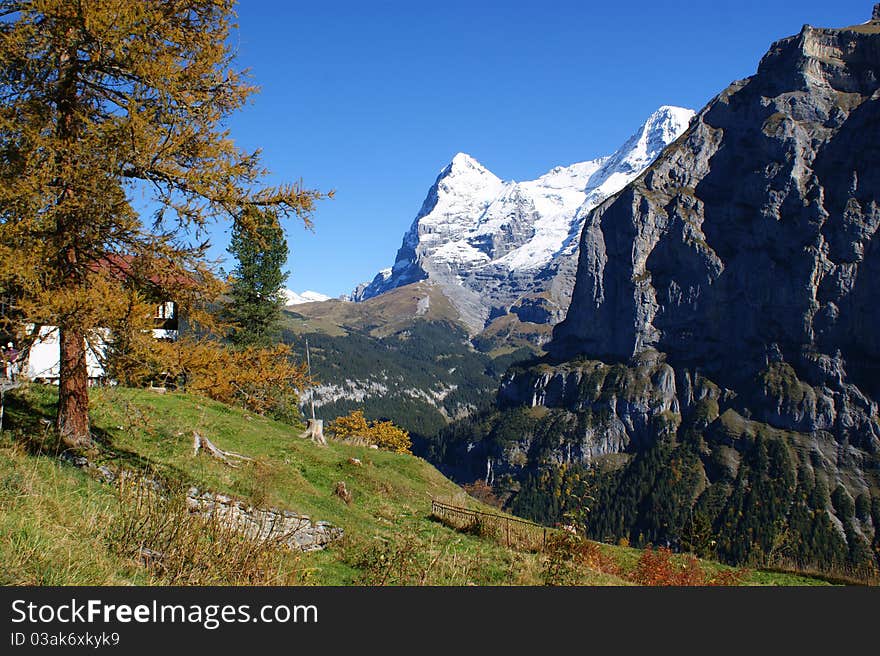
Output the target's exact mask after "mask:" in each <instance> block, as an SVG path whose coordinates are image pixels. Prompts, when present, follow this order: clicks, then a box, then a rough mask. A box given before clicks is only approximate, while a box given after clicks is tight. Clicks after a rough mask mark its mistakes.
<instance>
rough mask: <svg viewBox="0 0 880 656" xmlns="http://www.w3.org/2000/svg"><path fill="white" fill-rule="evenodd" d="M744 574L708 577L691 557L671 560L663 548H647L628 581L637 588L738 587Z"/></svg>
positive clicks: (722, 573)
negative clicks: (642, 586) (667, 586)
mask: <svg viewBox="0 0 880 656" xmlns="http://www.w3.org/2000/svg"><path fill="white" fill-rule="evenodd" d="M744 575H745V572H743V571H742V570H721V571H720V572H718V573H717V574H715V575H714V576H709V575H708V574H707V573H706V571H705V570H704V569H703V567H702V566H701V565H700V561H698V560H697V558H696V557H695V556H693V555H688V556H682V557H680V558H678V559H674V558H673V555H672V551H671V550H669V549H667V548H666V547H660V548H658V549H652V548H651V547H648V548H647V549H645V550H644V551H643V552H642V555H641V556H640V557H639V562H638V564H637V565H636V568H635V570H634V571H633V572H632V573H631V574H630V576H629V578H630V580H631V581H633V582H634V583H637V584H639V585H650V586H660V585H673V586H694V585H739V584H740V583H742V580H743V577H744Z"/></svg>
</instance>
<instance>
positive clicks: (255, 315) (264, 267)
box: [226, 208, 288, 346]
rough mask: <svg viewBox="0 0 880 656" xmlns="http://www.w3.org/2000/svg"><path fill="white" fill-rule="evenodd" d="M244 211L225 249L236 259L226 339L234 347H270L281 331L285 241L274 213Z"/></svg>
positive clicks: (227, 310) (283, 298) (234, 226)
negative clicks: (228, 339) (228, 329)
mask: <svg viewBox="0 0 880 656" xmlns="http://www.w3.org/2000/svg"><path fill="white" fill-rule="evenodd" d="M246 213H247V216H246V217H244V218H245V219H246V220H237V221H236V222H235V224H234V225H233V228H232V238H231V240H230V244H229V248H228V251H229V253H231V254H232V255H233V256H234V257H235V260H236V265H235V268H234V269H233V270H232V276H231V285H230V291H229V296H230V300H229V303H227V305H226V316H227V319H228V321H229V323H230V332H229V338H230V340H231V341H232V343H233V344H235V345H236V346H269V345H271V344H273V343H275V342H277V341H278V337H279V334H280V328H279V323H280V319H281V308H282V307H284V304H285V297H284V282H285V280H287V274H286V273H284V272H283V271H282V269H281V267H282V266H283V265H284V263H285V262H286V261H287V254H288V250H287V240H285V238H284V230H283V229H282V227H281V224H280V223H279V221H278V216H277V215H276V214H275V212H273V211H271V210H260V209H258V208H249V209H247V210H246Z"/></svg>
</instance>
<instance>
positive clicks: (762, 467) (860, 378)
mask: <svg viewBox="0 0 880 656" xmlns="http://www.w3.org/2000/svg"><path fill="white" fill-rule="evenodd" d="M878 12H880V6H878V8H877V9H875V13H874V20H872V21H870V22H868V23H865V24H862V25H857V26H853V27H850V28H844V29H820V28H814V27H810V26H804V28H803V30H802V31H801V32H800V34H797V35H795V36H792V37H789V38H786V39H782V40H781V41H778V42H777V43H774V44H773V45H772V46H771V48H770V50H769V52H768V53H767V54H766V56H765V57H764V58H763V59H762V60H761V62H760V65H759V66H758V70H757V73H756V74H755V75H754V76H752V77H750V78H748V79H745V80H741V81H738V82H735V83H733V84H732V85H731V86H730V87H728V88H727V89H726V90H724V91H723V92H722V93H721V94H719V95H718V96H717V97H716V98H715V99H714V100H712V101H711V102H710V103H709V105H708V106H707V107H706V108H704V109H703V110H702V111H701V112H700V113H699V114H698V115H697V117H696V119H695V120H694V121H693V122H691V124H690V126H689V127H688V129H687V131H686V132H685V134H684V135H683V136H682V137H681V138H680V139H678V140H677V141H676V142H675V143H673V144H672V145H671V146H669V147H668V148H666V149H665V150H664V151H663V153H662V154H661V155H660V156H659V158H658V159H657V160H656V161H655V162H654V164H652V165H651V166H650V167H649V168H648V169H647V170H646V171H645V172H644V173H643V174H642V175H640V176H639V177H638V178H637V179H636V180H635V181H633V182H632V183H631V184H630V185H629V186H627V187H626V189H624V190H623V191H622V192H621V193H620V194H618V195H616V196H614V197H612V198H609V199H608V200H606V201H605V202H603V203H602V204H600V205H599V206H598V207H596V208H595V209H594V210H593V211H592V212H591V213H590V214H589V216H587V217H586V220H585V225H584V229H583V232H582V235H581V240H580V253H579V263H578V269H577V276H576V284H575V287H574V291H573V295H572V301H571V306H570V309H569V311H568V314H567V317H566V319H565V320H564V321H563V322H562V323H560V324H558V325H557V326H556V328H555V330H554V337H553V340H552V341H551V342H550V344H549V345H548V351H549V353H550V356H549V357H547V358H545V359H544V360H543V361H542V362H540V363H537V364H534V365H532V366H526V367H518V368H514V369H513V370H511V371H510V372H509V373H508V374H507V375H506V376H505V379H504V381H503V384H502V387H501V391H500V407H499V409H498V410H497V411H495V412H494V413H492V414H490V415H488V416H484V417H482V418H477V419H474V420H471V421H469V422H468V424H467V425H459V426H455V427H453V428H452V429H450V430H449V431H447V433H446V434H445V435H444V436H443V438H442V439H441V440H440V441H438V443H437V448H436V451H435V452H434V453H433V456H432V457H433V458H434V459H435V460H438V461H441V462H445V463H446V465H447V467H448V468H449V469H450V470H455V469H456V468H457V470H458V471H457V474H458V475H459V476H460V477H463V478H473V477H475V476H480V477H486V478H487V479H488V480H489V481H490V482H494V483H495V485H496V486H497V487H498V488H499V489H500V490H501V491H504V492H505V493H506V494H507V495H508V501H509V503H510V505H511V506H512V507H513V508H515V509H517V510H519V511H520V512H523V513H525V514H530V515H532V516H536V517H540V518H542V519H545V520H546V519H559V518H560V517H561V516H562V515H563V513H564V511H565V510H566V508H565V505H566V504H565V503H560V501H559V499H560V495H561V498H563V500H564V499H565V494H564V491H565V490H571V489H574V488H576V487H577V486H576V485H574V484H573V483H572V480H573V479H572V478H571V477H572V476H576V477H578V478H577V480H582V479H583V478H587V477H593V478H592V480H593V484H592V492H593V496H594V497H595V499H596V500H595V502H591V503H590V505H592V506H593V512H592V513H591V515H590V530H591V532H593V533H594V534H595V535H597V537H602V538H623V537H626V538H627V539H629V540H632V541H635V542H642V543H644V542H654V543H655V544H656V543H670V544H673V545H677V546H681V547H683V548H689V549H698V548H705V549H709V548H710V546H711V549H713V550H714V551H715V552H716V553H718V555H720V556H721V557H724V558H727V559H729V560H734V561H737V562H758V563H766V562H785V561H786V559H789V560H792V561H796V562H797V563H799V564H801V565H805V564H806V565H810V566H821V567H826V568H827V567H849V568H853V567H855V568H868V569H870V568H876V567H877V566H878V563H880V530H877V529H878V527H880V419H878V400H880V376H878V373H880V332H878V331H877V329H876V326H877V325H878V320H880V309H878V308H880V283H878V280H880V237H878V236H877V229H878V227H880V168H878V166H877V162H880V15H878ZM573 472H577V473H576V474H575V473H573ZM557 492H558V493H557ZM574 505H577V504H574ZM699 536H703V538H705V539H703V538H700V537H699ZM706 536H709V537H711V542H712V544H711V545H709V541H708V538H707V537H706ZM698 542H699V544H698Z"/></svg>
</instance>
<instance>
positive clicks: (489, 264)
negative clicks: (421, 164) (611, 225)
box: [352, 107, 694, 332]
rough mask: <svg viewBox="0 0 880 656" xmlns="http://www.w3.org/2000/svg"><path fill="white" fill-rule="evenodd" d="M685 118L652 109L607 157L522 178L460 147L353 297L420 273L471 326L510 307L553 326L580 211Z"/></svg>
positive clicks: (570, 276)
mask: <svg viewBox="0 0 880 656" xmlns="http://www.w3.org/2000/svg"><path fill="white" fill-rule="evenodd" d="M693 114H694V113H693V112H692V111H691V110H688V109H681V108H678V107H661V108H660V109H659V110H657V111H656V112H655V113H654V114H652V115H651V117H650V118H649V119H648V120H647V121H646V122H645V124H644V125H643V126H642V127H641V128H640V129H639V130H638V131H637V132H636V134H634V135H633V136H632V137H631V138H630V139H628V140H627V142H626V143H625V144H623V146H621V147H620V148H619V149H618V150H617V151H616V152H615V153H614V154H612V155H610V156H607V157H600V158H598V159H595V160H591V161H587V162H580V163H577V164H573V165H571V166H566V167H562V166H558V167H556V168H554V169H553V170H552V171H550V172H548V173H547V174H545V175H543V176H541V177H540V178H538V179H537V180H531V181H527V182H503V181H502V180H500V179H499V178H498V177H496V176H495V175H494V174H493V173H491V172H490V171H489V170H488V169H486V168H485V167H484V166H482V165H481V164H480V163H479V162H477V161H476V160H475V159H474V158H472V157H470V156H469V155H466V154H464V153H459V154H458V155H456V156H455V157H454V158H453V160H452V162H451V163H450V164H449V165H448V166H446V167H445V168H444V169H443V170H442V171H441V173H440V175H439V176H438V178H437V180H436V182H435V183H434V185H433V186H432V187H431V189H430V190H429V192H428V196H427V198H426V199H425V202H424V204H423V205H422V209H421V210H420V211H419V213H418V215H417V216H416V219H415V221H414V222H413V224H412V227H411V228H410V229H409V231H408V232H407V233H406V234H405V235H404V238H403V244H402V246H401V247H400V250H399V251H398V253H397V259H396V261H395V263H394V266H393V267H392V268H390V269H385V270H384V271H382V272H380V273H379V274H378V275H377V276H376V277H375V279H374V280H373V281H372V282H370V283H368V284H366V285H362V286H361V287H359V288H358V289H357V290H355V292H354V293H353V295H352V298H353V300H356V301H362V300H366V299H369V298H372V297H374V296H377V295H379V294H382V293H385V292H387V291H389V290H391V289H395V288H398V287H402V286H405V285H408V284H411V283H414V282H417V281H420V280H425V279H428V280H430V281H433V282H434V283H436V284H439V285H441V286H442V287H443V291H444V294H445V295H446V296H447V297H449V298H450V299H451V300H452V302H453V303H454V305H455V306H456V308H457V310H458V312H459V314H460V316H461V318H462V320H463V321H464V322H465V323H466V324H467V325H468V326H469V327H470V329H471V330H472V331H473V332H479V331H481V330H482V329H483V328H484V327H485V326H486V325H487V323H489V322H490V321H492V320H493V319H495V318H497V317H500V316H503V315H506V314H508V313H510V312H512V313H514V314H516V315H517V316H518V317H519V318H520V319H521V320H522V321H527V322H532V323H548V322H549V323H556V322H557V321H559V320H560V319H561V318H562V317H563V316H564V312H565V308H566V307H567V306H568V302H569V298H570V296H571V289H572V286H573V284H574V270H575V265H576V262H577V246H578V238H579V235H580V231H581V227H582V226H583V222H584V219H585V217H586V216H587V214H588V212H589V211H590V210H591V209H593V208H594V207H595V206H596V205H598V204H599V203H600V202H601V201H603V200H604V199H606V198H608V197H609V196H610V195H612V194H614V193H616V192H618V191H620V189H622V188H623V187H624V185H626V183H627V182H629V181H630V180H632V179H633V178H634V177H636V176H637V175H638V174H639V173H641V172H642V171H643V170H644V168H645V167H646V166H648V165H649V164H650V163H651V162H652V161H653V160H654V158H655V157H656V156H657V155H658V154H659V153H660V151H661V150H663V148H664V147H665V146H666V145H667V144H669V143H671V142H672V141H674V140H675V139H676V138H677V137H678V136H679V135H680V134H681V133H682V132H683V131H684V130H685V128H687V126H688V122H689V121H690V119H691V118H692V117H693Z"/></svg>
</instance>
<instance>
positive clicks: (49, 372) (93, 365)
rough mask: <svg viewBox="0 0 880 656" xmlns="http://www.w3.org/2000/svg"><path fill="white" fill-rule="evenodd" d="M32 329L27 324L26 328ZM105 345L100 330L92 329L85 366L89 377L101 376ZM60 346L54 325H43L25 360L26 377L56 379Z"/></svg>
mask: <svg viewBox="0 0 880 656" xmlns="http://www.w3.org/2000/svg"><path fill="white" fill-rule="evenodd" d="M31 329H33V326H29V327H28V330H31ZM104 347H105V342H104V339H103V338H102V336H101V332H100V331H94V332H93V333H92V334H91V335H90V336H89V339H88V340H87V347H86V368H87V369H88V372H89V378H103V377H104V375H105V374H104V368H103V367H102V366H101V362H100V360H101V357H102V356H103V352H104ZM60 362H61V347H60V345H59V343H58V329H57V328H56V327H55V326H43V327H42V328H41V329H40V336H39V338H38V339H37V341H36V342H34V345H33V346H31V350H30V356H29V357H28V361H27V370H26V374H27V377H28V378H29V379H31V380H36V379H43V380H50V381H57V380H58V377H59V376H60V369H61V365H60Z"/></svg>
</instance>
